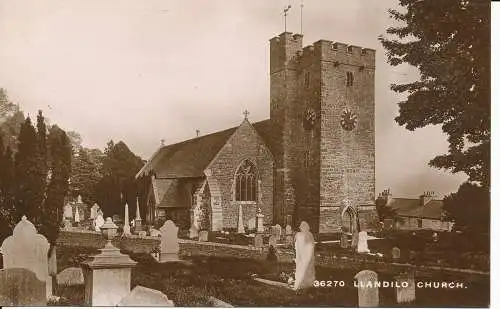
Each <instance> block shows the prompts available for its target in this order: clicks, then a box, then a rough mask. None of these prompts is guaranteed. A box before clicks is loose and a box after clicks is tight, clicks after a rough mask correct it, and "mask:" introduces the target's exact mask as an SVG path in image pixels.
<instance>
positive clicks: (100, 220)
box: [94, 213, 104, 232]
mask: <svg viewBox="0 0 500 309" xmlns="http://www.w3.org/2000/svg"><path fill="white" fill-rule="evenodd" d="M103 225H104V218H103V217H102V215H101V214H100V213H99V214H98V215H97V217H96V218H95V226H94V228H95V231H96V232H100V231H101V226H103Z"/></svg>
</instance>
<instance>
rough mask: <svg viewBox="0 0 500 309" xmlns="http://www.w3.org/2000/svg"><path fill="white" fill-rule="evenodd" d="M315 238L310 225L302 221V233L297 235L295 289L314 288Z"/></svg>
mask: <svg viewBox="0 0 500 309" xmlns="http://www.w3.org/2000/svg"><path fill="white" fill-rule="evenodd" d="M314 245H315V242H314V237H313V235H312V233H311V232H310V231H309V224H307V222H305V221H302V223H301V224H300V232H298V233H297V234H296V235H295V285H294V287H293V288H294V289H295V290H299V289H305V288H309V287H312V286H313V283H314V280H315V269H314Z"/></svg>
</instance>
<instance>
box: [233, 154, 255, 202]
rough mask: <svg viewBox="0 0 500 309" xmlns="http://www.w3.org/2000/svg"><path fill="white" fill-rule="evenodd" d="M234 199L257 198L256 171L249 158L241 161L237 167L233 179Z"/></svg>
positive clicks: (251, 199)
mask: <svg viewBox="0 0 500 309" xmlns="http://www.w3.org/2000/svg"><path fill="white" fill-rule="evenodd" d="M235 181H236V183H235V200H236V201H256V200H257V171H256V168H255V166H254V165H253V164H252V162H250V161H249V160H245V161H243V163H242V164H241V165H240V167H239V168H238V172H237V173H236V179H235Z"/></svg>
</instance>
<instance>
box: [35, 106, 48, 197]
mask: <svg viewBox="0 0 500 309" xmlns="http://www.w3.org/2000/svg"><path fill="white" fill-rule="evenodd" d="M36 128H37V138H38V160H39V162H38V163H39V169H40V177H41V178H44V179H45V180H46V181H45V182H43V184H42V187H41V188H40V191H42V192H45V191H46V189H47V184H48V180H47V175H48V172H49V166H48V165H49V160H51V158H50V157H49V156H48V155H47V127H46V125H45V119H44V117H43V114H42V111H41V110H39V111H38V115H37V117H36ZM42 203H43V202H42Z"/></svg>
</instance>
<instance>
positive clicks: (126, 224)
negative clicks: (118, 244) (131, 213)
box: [123, 202, 132, 236]
mask: <svg viewBox="0 0 500 309" xmlns="http://www.w3.org/2000/svg"><path fill="white" fill-rule="evenodd" d="M130 235H132V233H130V225H129V217H128V204H127V202H125V219H124V221H123V236H130Z"/></svg>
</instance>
